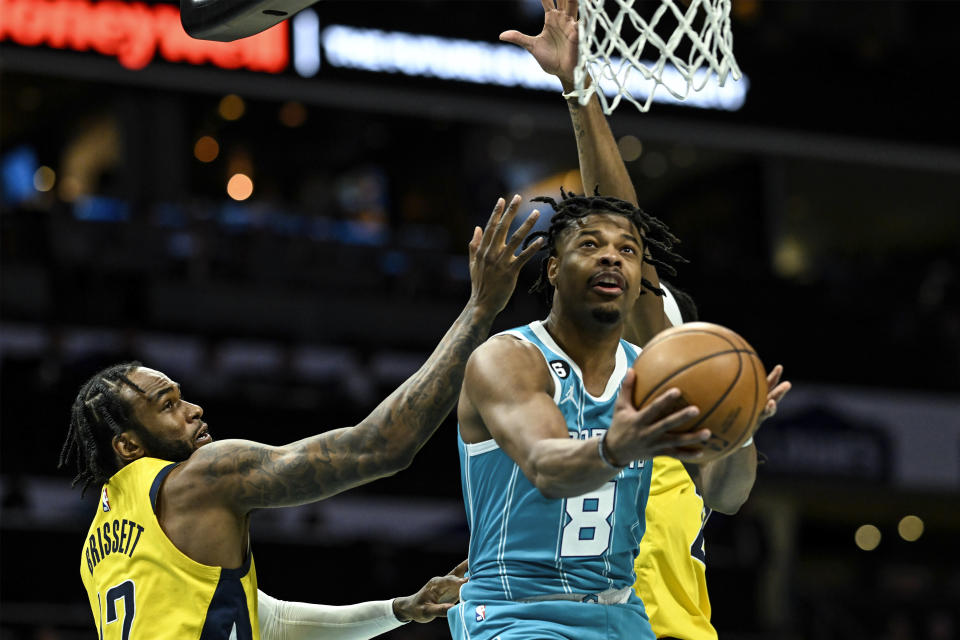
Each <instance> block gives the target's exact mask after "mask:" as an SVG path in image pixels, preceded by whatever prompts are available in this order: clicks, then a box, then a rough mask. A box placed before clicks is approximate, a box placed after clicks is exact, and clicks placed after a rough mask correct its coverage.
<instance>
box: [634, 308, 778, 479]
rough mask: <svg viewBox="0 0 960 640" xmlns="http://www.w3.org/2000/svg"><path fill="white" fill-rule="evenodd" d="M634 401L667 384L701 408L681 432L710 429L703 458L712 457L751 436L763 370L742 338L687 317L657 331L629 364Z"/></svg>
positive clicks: (761, 398)
mask: <svg viewBox="0 0 960 640" xmlns="http://www.w3.org/2000/svg"><path fill="white" fill-rule="evenodd" d="M633 367H634V369H635V370H636V372H637V381H636V385H635V386H634V394H633V402H634V405H635V406H637V407H643V406H645V405H646V404H648V403H650V402H651V401H652V400H653V399H654V398H656V397H657V396H659V395H660V394H661V393H663V392H664V391H666V390H667V389H669V388H671V387H677V388H678V389H680V391H681V392H682V394H683V398H684V399H685V400H686V401H687V402H689V403H690V404H692V405H696V406H697V407H699V408H700V416H699V417H698V419H697V420H696V421H695V422H693V423H692V424H691V425H690V426H689V427H684V431H687V430H689V431H696V430H699V429H704V428H706V429H710V432H711V436H710V440H708V441H707V443H706V446H705V449H704V457H703V458H702V459H700V460H698V461H697V462H707V461H709V460H716V459H718V458H722V457H723V456H725V455H727V454H729V453H731V452H733V451H736V450H737V448H738V447H740V446H742V445H743V443H744V442H746V441H747V439H748V438H750V434H751V431H752V429H753V426H754V425H755V424H756V422H757V418H758V417H759V416H760V412H761V411H763V407H764V405H765V404H766V401H767V373H766V370H765V369H764V368H763V363H762V362H761V361H760V358H759V357H758V356H757V353H756V351H754V350H753V347H751V346H750V345H749V344H748V343H747V341H746V340H744V339H743V338H741V337H740V336H739V335H738V334H736V333H735V332H733V331H731V330H730V329H727V328H726V327H722V326H720V325H718V324H711V323H709V322H688V323H685V324H682V325H679V326H676V327H671V328H670V329H667V330H665V331H662V332H660V333H658V334H657V335H656V336H654V337H653V339H652V340H650V342H649V343H647V345H646V346H645V347H644V348H643V351H642V352H641V354H640V356H639V357H637V360H636V362H634V364H633Z"/></svg>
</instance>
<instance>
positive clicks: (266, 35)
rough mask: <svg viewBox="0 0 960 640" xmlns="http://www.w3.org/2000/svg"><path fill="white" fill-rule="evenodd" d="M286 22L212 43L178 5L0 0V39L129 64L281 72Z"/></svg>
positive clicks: (285, 62)
mask: <svg viewBox="0 0 960 640" xmlns="http://www.w3.org/2000/svg"><path fill="white" fill-rule="evenodd" d="M287 29H288V28H287V23H286V22H281V23H279V24H277V25H276V26H274V27H272V28H270V29H267V30H266V31H264V32H262V33H259V34H257V35H255V36H251V37H249V38H243V39H241V40H236V41H234V42H210V41H207V40H195V39H193V38H191V37H190V36H188V35H187V34H186V32H185V31H184V30H183V27H182V26H181V24H180V10H179V8H178V7H177V6H176V5H171V4H155V5H149V4H144V3H142V2H118V1H116V0H105V1H104V2H91V1H90V0H0V40H9V41H12V42H15V43H17V44H19V45H23V46H27V47H37V46H48V47H53V48H55V49H72V50H74V51H90V50H92V51H96V52H97V53H100V54H103V55H105V56H113V57H115V58H116V59H117V60H118V61H119V62H120V64H121V65H123V66H124V67H126V68H128V69H142V68H144V67H146V66H147V65H148V64H150V62H151V61H152V60H153V59H154V58H155V57H156V56H158V55H159V56H160V57H161V58H163V59H164V60H168V61H170V62H186V63H189V64H195V65H201V64H212V65H215V66H218V67H222V68H224V69H249V70H250V71H263V72H268V73H279V72H281V71H283V70H284V69H286V68H287V65H288V64H289V60H290V53H289V46H288V38H289V35H288V30H287Z"/></svg>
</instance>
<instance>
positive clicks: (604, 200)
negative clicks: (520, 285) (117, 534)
mask: <svg viewBox="0 0 960 640" xmlns="http://www.w3.org/2000/svg"><path fill="white" fill-rule="evenodd" d="M531 202H546V203H547V204H549V205H550V206H551V207H553V209H554V211H555V213H554V215H553V218H552V219H551V220H550V227H549V228H548V229H547V230H546V231H537V232H535V233H531V234H530V235H529V236H527V238H526V240H524V243H523V246H524V247H527V246H528V245H529V244H530V243H531V242H533V241H534V240H536V239H537V238H545V239H546V243H545V244H544V247H543V248H544V249H546V250H547V251H548V253H547V256H546V257H545V258H544V259H543V261H542V262H541V263H540V274H539V275H538V276H537V280H536V282H534V283H533V286H531V287H530V292H531V293H535V292H538V291H542V292H544V294H545V295H546V297H547V302H548V303H549V302H552V300H553V288H552V287H551V286H550V280H549V279H548V277H547V263H548V261H549V258H550V256H555V255H557V238H559V236H560V234H561V233H563V232H564V231H565V230H567V229H571V228H573V226H574V225H576V223H577V221H578V220H582V219H583V218H585V217H587V216H588V215H590V214H593V213H611V214H615V215H620V216H623V217H625V218H627V219H628V220H630V221H631V222H632V223H633V224H634V225H635V226H636V227H637V229H639V230H640V232H641V234H643V244H644V252H643V254H644V255H643V261H644V262H646V263H648V264H652V265H653V266H655V267H656V268H657V270H658V271H659V272H660V273H665V274H668V275H671V276H675V275H677V270H676V269H675V268H674V266H673V265H674V264H680V263H685V262H687V260H686V259H684V258H683V257H682V256H680V255H679V254H677V253H675V252H674V251H673V247H674V245H677V244H680V239H679V238H677V237H676V236H675V235H673V234H672V233H671V232H670V229H669V228H668V227H667V225H666V224H664V223H663V222H661V221H660V220H658V219H657V218H655V217H653V216H652V215H650V214H649V213H647V212H645V211H644V210H643V209H641V208H639V207H636V206H634V205H632V204H630V203H629V202H627V201H625V200H620V199H619V198H612V197H609V196H601V195H600V193H599V190H598V189H594V192H593V195H592V196H581V195H577V194H575V193H573V192H572V191H564V190H563V187H561V188H560V202H557V201H556V200H554V199H553V198H550V197H548V196H540V197H537V198H533V200H532V201H531ZM640 285H641V286H640V293H641V295H642V294H644V293H646V291H651V292H653V293H654V294H655V295H658V296H662V295H663V289H661V288H660V287H657V286H654V284H653V283H652V282H650V281H649V280H647V279H646V278H641V280H640Z"/></svg>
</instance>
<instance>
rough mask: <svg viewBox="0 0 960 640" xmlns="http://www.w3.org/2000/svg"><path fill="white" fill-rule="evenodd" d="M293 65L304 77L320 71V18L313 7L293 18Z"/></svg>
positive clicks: (309, 76) (310, 76)
mask: <svg viewBox="0 0 960 640" xmlns="http://www.w3.org/2000/svg"><path fill="white" fill-rule="evenodd" d="M293 67H294V68H295V69H296V70H297V73H299V74H300V75H301V76H303V77H304V78H312V77H313V76H315V75H317V72H318V71H320V18H318V17H317V12H316V11H314V10H313V9H304V10H303V11H301V12H300V13H298V14H297V15H296V16H294V18H293Z"/></svg>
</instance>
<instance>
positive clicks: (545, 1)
mask: <svg viewBox="0 0 960 640" xmlns="http://www.w3.org/2000/svg"><path fill="white" fill-rule="evenodd" d="M540 4H542V5H543V10H544V11H553V10H554V9H556V8H557V6H556V4H554V1H553V0H540Z"/></svg>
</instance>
